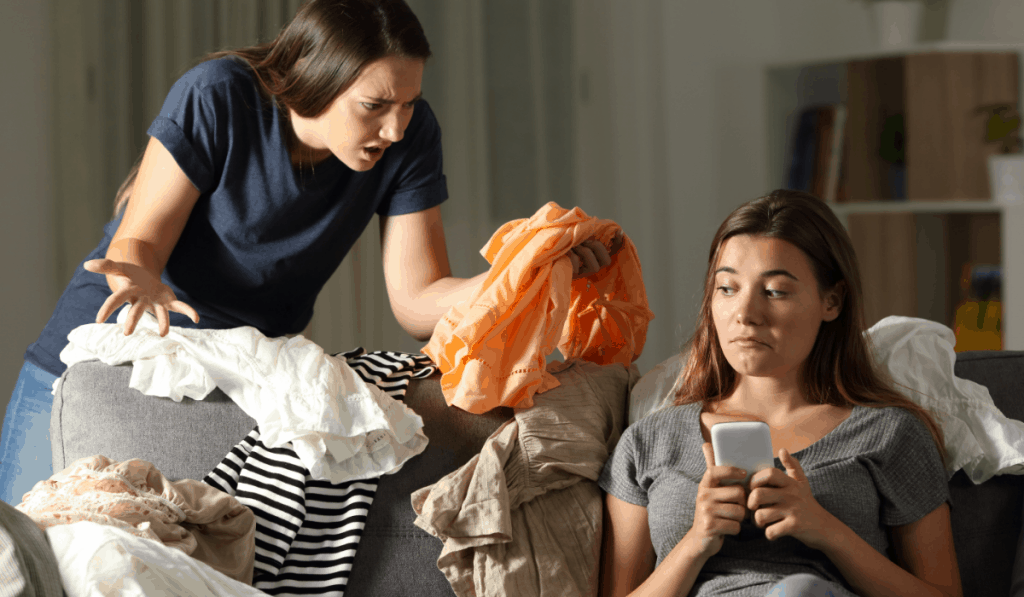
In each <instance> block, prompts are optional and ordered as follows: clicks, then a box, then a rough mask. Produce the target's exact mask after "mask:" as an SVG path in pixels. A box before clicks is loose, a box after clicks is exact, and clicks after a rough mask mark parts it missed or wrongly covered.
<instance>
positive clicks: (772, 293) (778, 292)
mask: <svg viewBox="0 0 1024 597" xmlns="http://www.w3.org/2000/svg"><path fill="white" fill-rule="evenodd" d="M765 292H766V293H768V296H770V297H772V298H781V297H784V296H786V293H785V292H782V291H781V290H772V289H771V288H769V289H767V290H765Z"/></svg>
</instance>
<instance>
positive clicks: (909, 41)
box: [863, 0, 924, 50]
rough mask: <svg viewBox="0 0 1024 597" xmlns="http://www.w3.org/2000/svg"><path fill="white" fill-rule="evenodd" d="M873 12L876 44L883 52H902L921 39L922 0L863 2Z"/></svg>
mask: <svg viewBox="0 0 1024 597" xmlns="http://www.w3.org/2000/svg"><path fill="white" fill-rule="evenodd" d="M863 2H864V4H866V5H867V8H868V10H870V11H871V19H872V20H873V21H874V27H875V33H876V40H875V41H876V42H877V43H878V47H879V48H881V49H883V50H901V49H905V48H907V47H909V46H913V45H914V44H916V43H917V42H918V41H919V40H920V39H921V21H922V18H923V13H924V3H923V2H922V1H921V0H863Z"/></svg>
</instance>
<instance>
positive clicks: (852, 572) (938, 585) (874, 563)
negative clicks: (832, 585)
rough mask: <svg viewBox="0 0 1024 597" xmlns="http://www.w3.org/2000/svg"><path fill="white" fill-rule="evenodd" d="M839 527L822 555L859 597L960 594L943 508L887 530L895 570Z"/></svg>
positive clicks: (946, 509)
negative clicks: (890, 534) (825, 556)
mask: <svg viewBox="0 0 1024 597" xmlns="http://www.w3.org/2000/svg"><path fill="white" fill-rule="evenodd" d="M837 522H838V521H837ZM839 524H840V525H842V528H839V529H837V530H836V531H835V532H834V533H833V534H832V541H830V542H829V544H828V545H827V546H825V547H824V548H823V549H822V551H823V552H825V555H827V556H828V557H829V559H831V560H832V562H833V563H834V564H835V565H836V567H837V568H839V571H840V572H842V573H843V576H844V577H845V578H846V579H847V581H849V583H850V585H851V586H852V587H853V589H854V590H855V591H856V592H857V594H858V595H864V596H865V597H874V596H882V595H935V596H936V597H961V596H962V595H963V589H962V588H961V586H960V569H959V567H958V566H957V561H956V552H955V550H954V548H953V530H952V527H951V526H950V521H949V505H948V504H942V505H941V506H939V507H938V508H936V509H935V510H932V511H931V512H930V513H929V514H926V515H925V516H924V517H923V518H921V519H920V520H917V521H916V522H912V523H910V524H908V525H904V526H900V527H894V528H893V529H892V538H893V547H894V548H895V550H896V559H897V562H898V563H899V565H897V564H895V563H893V562H892V561H890V560H889V558H887V557H885V556H884V555H883V554H881V553H879V552H878V551H877V550H876V549H875V548H873V547H871V546H870V545H868V544H867V542H865V541H864V540H863V539H861V538H860V536H858V535H857V534H856V533H854V532H853V531H852V530H850V527H848V526H846V525H843V524H842V523H841V522H840V523H839Z"/></svg>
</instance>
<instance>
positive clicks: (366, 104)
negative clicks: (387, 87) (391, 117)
mask: <svg viewBox="0 0 1024 597" xmlns="http://www.w3.org/2000/svg"><path fill="white" fill-rule="evenodd" d="M360 103H361V104H362V105H363V107H364V108H366V109H367V110H377V109H378V108H380V104H373V103H370V102H360Z"/></svg>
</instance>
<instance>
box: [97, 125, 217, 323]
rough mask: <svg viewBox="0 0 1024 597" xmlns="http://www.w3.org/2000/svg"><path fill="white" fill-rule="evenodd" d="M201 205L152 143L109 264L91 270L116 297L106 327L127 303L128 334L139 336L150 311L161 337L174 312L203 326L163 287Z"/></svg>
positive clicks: (107, 307) (104, 310)
mask: <svg viewBox="0 0 1024 597" xmlns="http://www.w3.org/2000/svg"><path fill="white" fill-rule="evenodd" d="M198 199H199V190H198V189H197V188H196V187H194V186H193V185H192V182H191V181H190V180H189V179H188V177H187V176H185V173H184V172H182V170H181V168H180V167H178V164H177V162H175V161H174V158H173V157H172V156H171V154H170V152H168V151H167V149H166V148H164V146H163V145H162V144H161V143H160V142H159V141H157V140H156V139H155V138H152V137H151V138H150V140H149V144H148V145H147V146H146V151H145V153H144V154H143V158H142V164H141V165H140V167H139V174H138V177H137V178H136V180H135V184H134V187H133V189H132V191H131V199H130V200H129V201H128V207H127V208H126V209H125V213H124V217H123V218H122V219H121V225H120V226H118V228H117V232H116V233H115V234H114V238H113V239H112V240H111V242H110V247H108V249H107V254H106V259H95V260H92V261H89V262H87V263H86V264H85V268H86V269H87V270H89V271H91V272H96V273H101V274H106V275H107V284H109V285H110V289H111V290H112V291H113V294H112V295H111V296H110V297H109V298H108V299H107V301H106V302H105V303H104V304H103V306H102V307H101V308H100V311H99V313H97V317H96V319H97V321H105V320H106V319H107V318H108V317H109V316H110V314H111V313H113V311H114V310H115V309H116V308H117V307H118V306H119V305H121V304H122V303H124V302H125V301H128V302H131V303H133V307H132V310H131V312H130V315H129V318H128V324H127V325H126V326H125V333H126V334H130V333H131V332H132V331H133V330H134V328H135V325H136V324H137V323H138V321H139V319H140V318H141V317H142V314H143V313H144V312H145V311H146V310H150V311H154V314H155V315H156V316H157V319H158V320H159V321H160V330H161V335H163V334H166V333H167V328H168V319H167V317H168V316H167V310H168V309H170V310H173V311H178V312H180V313H184V314H185V315H188V316H189V317H191V318H192V320H193V321H198V319H199V316H198V314H196V312H195V310H194V309H192V308H191V307H189V306H188V305H186V304H185V303H182V302H181V301H178V300H177V299H176V298H175V297H174V293H173V292H171V290H170V289H169V288H167V286H165V285H164V284H162V283H161V282H160V275H161V273H163V270H164V266H166V265H167V260H168V259H169V258H170V256H171V252H172V251H173V250H174V246H175V245H176V244H177V242H178V239H179V238H180V237H181V232H182V230H183V229H184V228H185V222H187V221H188V217H189V214H191V213H192V208H193V207H194V206H195V203H196V201H197V200H198Z"/></svg>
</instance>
